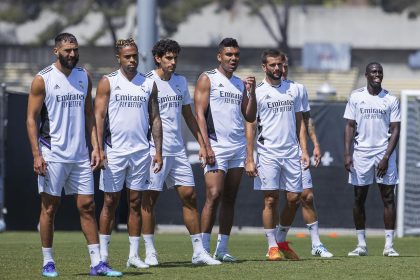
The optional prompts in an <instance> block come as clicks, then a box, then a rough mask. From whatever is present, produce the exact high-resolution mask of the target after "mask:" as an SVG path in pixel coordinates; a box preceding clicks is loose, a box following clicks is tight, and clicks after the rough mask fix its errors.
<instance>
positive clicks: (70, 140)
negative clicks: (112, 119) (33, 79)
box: [37, 64, 89, 163]
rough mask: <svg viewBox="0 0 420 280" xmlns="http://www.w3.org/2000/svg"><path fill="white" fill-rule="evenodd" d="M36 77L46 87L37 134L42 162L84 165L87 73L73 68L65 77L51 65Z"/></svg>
mask: <svg viewBox="0 0 420 280" xmlns="http://www.w3.org/2000/svg"><path fill="white" fill-rule="evenodd" d="M37 75H40V76H41V77H42V78H43V80H44V83H45V99H44V104H43V106H42V109H41V127H40V131H39V142H40V144H41V153H42V155H43V157H44V159H45V160H46V161H51V162H66V163H74V162H83V161H86V160H87V159H89V153H88V149H87V145H86V138H85V100H86V96H87V93H88V87H89V82H88V76H87V72H86V70H85V69H83V68H81V67H75V68H73V70H72V71H71V73H70V75H69V76H66V75H64V74H63V72H61V71H60V70H58V69H57V68H56V67H55V65H54V64H52V65H50V66H48V67H46V68H44V69H43V70H41V71H40V72H39V73H38V74H37Z"/></svg>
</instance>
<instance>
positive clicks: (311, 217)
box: [277, 56, 333, 258]
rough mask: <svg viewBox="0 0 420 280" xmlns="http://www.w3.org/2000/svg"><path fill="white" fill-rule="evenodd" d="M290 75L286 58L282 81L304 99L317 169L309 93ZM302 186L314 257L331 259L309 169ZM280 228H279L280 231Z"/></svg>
mask: <svg viewBox="0 0 420 280" xmlns="http://www.w3.org/2000/svg"><path fill="white" fill-rule="evenodd" d="M288 73H289V64H288V58H287V56H285V61H284V63H283V75H282V79H283V81H285V82H287V83H290V84H294V85H295V86H297V87H298V89H299V95H300V97H301V99H302V117H303V121H304V123H305V127H306V131H307V133H308V135H309V139H310V140H311V142H312V144H313V146H314V150H313V157H314V165H315V167H318V166H319V163H320V162H321V148H320V145H319V142H318V138H317V137H316V132H315V124H314V121H313V119H312V118H311V113H310V110H311V108H310V106H309V100H308V93H307V91H306V88H305V86H304V85H302V84H299V83H296V82H294V81H291V80H288V79H287V75H288ZM302 186H303V192H302V194H301V197H300V201H301V204H302V216H303V219H304V221H305V223H306V226H307V228H308V230H309V233H310V235H311V241H312V250H311V254H312V255H313V256H320V257H322V258H331V257H333V254H331V253H330V252H329V251H328V250H327V249H326V248H325V247H324V245H323V244H322V243H321V240H320V238H319V232H318V215H317V212H316V209H315V205H314V192H313V190H312V187H313V186H312V176H311V172H310V170H309V168H308V169H304V168H302ZM279 227H280V226H277V228H278V229H279ZM277 234H278V236H277V237H278V238H279V237H280V236H279V235H280V234H281V231H280V230H277Z"/></svg>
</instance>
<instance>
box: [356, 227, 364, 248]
mask: <svg viewBox="0 0 420 280" xmlns="http://www.w3.org/2000/svg"><path fill="white" fill-rule="evenodd" d="M356 234H357V241H358V244H357V246H362V247H366V230H364V229H358V230H356Z"/></svg>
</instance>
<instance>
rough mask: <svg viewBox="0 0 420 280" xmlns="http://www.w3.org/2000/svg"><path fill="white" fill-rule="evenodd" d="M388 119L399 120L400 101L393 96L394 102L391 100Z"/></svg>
mask: <svg viewBox="0 0 420 280" xmlns="http://www.w3.org/2000/svg"><path fill="white" fill-rule="evenodd" d="M390 121H391V122H401V114H400V102H399V101H398V98H395V99H394V102H392V105H391V117H390Z"/></svg>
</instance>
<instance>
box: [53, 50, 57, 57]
mask: <svg viewBox="0 0 420 280" xmlns="http://www.w3.org/2000/svg"><path fill="white" fill-rule="evenodd" d="M53 53H54V55H55V56H56V57H58V48H53Z"/></svg>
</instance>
